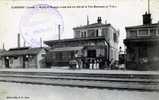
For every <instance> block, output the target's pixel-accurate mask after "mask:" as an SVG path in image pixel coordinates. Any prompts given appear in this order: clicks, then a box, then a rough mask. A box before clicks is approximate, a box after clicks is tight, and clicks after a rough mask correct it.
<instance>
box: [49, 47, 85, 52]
mask: <svg viewBox="0 0 159 100" xmlns="http://www.w3.org/2000/svg"><path fill="white" fill-rule="evenodd" d="M83 48H84V47H82V46H78V47H61V48H55V49H53V50H50V51H78V50H81V49H83Z"/></svg>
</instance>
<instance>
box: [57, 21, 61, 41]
mask: <svg viewBox="0 0 159 100" xmlns="http://www.w3.org/2000/svg"><path fill="white" fill-rule="evenodd" d="M60 35H61V33H60V24H59V25H58V38H59V40H60V37H61V36H60Z"/></svg>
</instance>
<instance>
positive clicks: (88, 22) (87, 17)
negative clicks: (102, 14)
mask: <svg viewBox="0 0 159 100" xmlns="http://www.w3.org/2000/svg"><path fill="white" fill-rule="evenodd" d="M87 25H89V17H88V16H87Z"/></svg>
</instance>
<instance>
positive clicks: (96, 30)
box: [96, 29, 98, 37]
mask: <svg viewBox="0 0 159 100" xmlns="http://www.w3.org/2000/svg"><path fill="white" fill-rule="evenodd" d="M96 37H98V29H97V30H96Z"/></svg>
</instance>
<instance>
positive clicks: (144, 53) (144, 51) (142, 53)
mask: <svg viewBox="0 0 159 100" xmlns="http://www.w3.org/2000/svg"><path fill="white" fill-rule="evenodd" d="M139 57H140V58H145V57H147V48H146V47H141V48H139Z"/></svg>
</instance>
